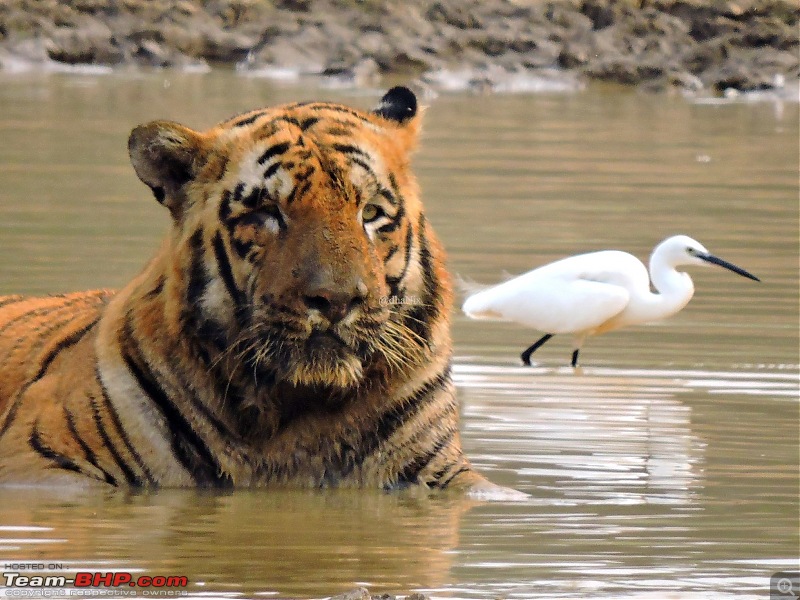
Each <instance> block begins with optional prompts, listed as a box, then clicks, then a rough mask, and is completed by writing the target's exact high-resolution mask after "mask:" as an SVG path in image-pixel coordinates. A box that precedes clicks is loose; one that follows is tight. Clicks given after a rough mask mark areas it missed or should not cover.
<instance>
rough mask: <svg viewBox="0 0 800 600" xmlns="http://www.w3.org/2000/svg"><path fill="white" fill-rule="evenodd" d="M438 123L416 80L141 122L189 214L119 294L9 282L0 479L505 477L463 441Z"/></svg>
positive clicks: (465, 482) (139, 142) (0, 304)
mask: <svg viewBox="0 0 800 600" xmlns="http://www.w3.org/2000/svg"><path fill="white" fill-rule="evenodd" d="M419 123H420V115H419V113H418V110H417V102H416V98H415V97H414V95H413V93H412V92H411V91H409V90H408V89H406V88H399V87H398V88H393V89H392V90H390V91H389V92H387V94H386V95H385V96H384V97H383V99H382V100H381V103H380V105H379V106H378V107H377V108H376V109H375V110H373V111H371V112H366V111H360V110H357V109H353V108H350V107H347V106H343V105H338V104H332V103H325V102H310V103H295V104H288V105H283V106H279V107H276V108H268V109H262V110H256V111H252V112H249V113H246V114H243V115H239V116H237V117H234V118H232V119H229V120H227V121H224V122H222V123H220V124H218V125H216V126H215V127H212V128H211V129H209V130H207V131H205V132H198V131H194V130H192V129H189V128H188V127H185V126H182V125H179V124H177V123H173V122H168V121H154V122H152V123H148V124H146V125H142V126H139V127H137V128H136V129H134V130H133V132H132V133H131V136H130V138H129V145H128V146H129V153H130V157H131V162H132V165H133V167H134V169H135V171H136V173H137V175H138V176H139V178H140V179H141V180H142V181H143V182H144V183H145V184H146V185H147V186H148V187H149V188H150V189H151V190H152V193H153V196H154V197H155V199H156V200H157V201H158V202H159V203H160V204H162V205H163V206H164V207H165V208H166V209H167V210H168V211H169V213H170V216H171V219H172V227H171V229H170V231H169V233H168V235H167V236H166V239H165V240H164V242H163V244H162V246H161V248H160V250H159V251H158V252H157V253H156V255H155V257H154V258H153V259H152V260H151V261H150V263H149V264H148V265H147V266H146V267H145V268H144V270H143V271H142V272H141V273H140V274H139V275H138V276H137V277H136V278H135V279H134V280H133V281H131V282H130V283H129V284H128V285H127V286H125V287H124V288H123V289H122V290H120V291H118V292H109V291H95V292H85V293H77V294H71V295H64V296H55V297H50V298H36V299H25V298H20V297H5V298H2V299H0V365H1V366H0V369H2V371H1V372H0V483H6V482H17V483H50V482H54V481H56V480H59V481H61V480H63V481H68V482H81V483H91V482H95V483H99V484H111V485H117V486H124V485H128V486H154V487H158V486H183V487H186V486H214V487H220V486H221V487H228V486H279V485H287V486H294V487H298V486H299V487H312V488H320V487H337V486H346V487H373V488H383V489H391V488H396V487H402V486H406V485H421V486H425V487H430V488H441V489H444V488H461V489H469V490H472V491H475V492H482V491H486V490H494V489H496V486H493V485H492V484H490V483H489V482H488V481H487V480H486V479H484V478H483V477H482V476H480V475H479V474H477V473H476V472H475V471H474V470H473V468H472V467H471V465H470V463H469V461H468V460H467V458H466V457H465V456H464V454H463V452H462V449H461V442H460V434H459V417H458V405H457V401H456V397H455V390H454V386H453V382H452V377H451V342H450V333H449V311H450V303H451V298H452V293H451V283H450V278H449V275H448V273H447V271H446V269H445V257H444V252H443V249H442V247H441V245H440V243H439V241H438V240H437V238H436V236H435V234H434V232H433V230H432V229H431V226H430V224H429V223H428V221H427V220H426V218H425V214H424V210H423V206H422V203H421V201H420V192H419V188H418V185H417V183H416V180H415V178H414V176H413V174H412V172H411V170H410V165H409V158H410V154H411V152H412V151H413V150H414V148H415V146H416V141H417V136H418V132H419Z"/></svg>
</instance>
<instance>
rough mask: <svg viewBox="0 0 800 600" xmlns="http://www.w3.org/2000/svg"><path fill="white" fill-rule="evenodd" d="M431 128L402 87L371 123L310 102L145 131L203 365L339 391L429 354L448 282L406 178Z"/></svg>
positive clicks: (136, 139)
mask: <svg viewBox="0 0 800 600" xmlns="http://www.w3.org/2000/svg"><path fill="white" fill-rule="evenodd" d="M418 130H419V116H418V114H417V104H416V99H415V97H414V95H413V94H412V93H411V92H410V91H408V90H406V89H405V88H395V89H393V90H390V91H389V92H388V93H387V94H386V96H384V98H383V100H382V103H381V105H380V106H379V107H378V108H377V109H376V110H375V111H373V112H371V113H364V112H358V111H355V110H353V109H351V108H348V107H344V106H338V105H333V104H329V103H324V104H323V103H306V104H303V103H298V104H292V105H285V106H281V107H277V108H274V109H267V110H261V111H254V112H251V113H247V114H244V115H240V116H238V117H235V118H233V119H230V120H228V121H225V122H223V123H221V124H219V125H218V126H216V127H214V128H212V129H210V130H209V131H207V132H204V133H199V132H196V131H193V130H191V129H188V128H186V127H183V126H181V125H178V124H176V123H170V122H164V121H156V122H153V123H149V124H147V125H143V126H140V127H138V128H136V129H135V130H134V131H133V132H132V134H131V137H130V140H129V151H130V155H131V160H132V163H133V166H134V168H135V170H136V172H137V174H138V175H139V177H140V178H141V179H142V181H143V182H144V183H146V184H147V185H148V186H149V187H150V188H151V189H152V191H153V193H154V195H155V197H156V198H157V199H158V201H159V202H161V203H162V204H164V205H165V206H166V207H167V208H168V209H169V210H170V213H171V215H172V220H173V226H172V231H171V234H170V236H169V241H168V243H169V244H170V245H171V250H170V251H169V252H167V253H165V254H164V256H166V257H168V259H171V260H172V262H173V264H171V265H170V270H169V272H170V273H171V274H173V275H175V276H173V277H170V278H169V279H168V280H167V282H166V283H167V284H168V285H170V286H172V288H173V289H172V290H169V292H170V293H172V294H176V295H179V296H182V297H183V299H184V300H185V302H184V304H185V305H186V306H189V307H193V309H192V310H190V311H186V313H187V314H186V315H184V321H185V322H186V326H187V329H194V330H195V332H196V333H197V335H195V336H193V339H194V340H195V346H196V348H195V351H196V352H197V353H198V355H200V356H202V357H205V359H206V360H207V362H209V364H215V365H218V364H225V365H228V367H227V368H228V370H229V371H231V372H232V371H237V372H241V373H244V374H249V375H251V376H252V377H253V378H254V379H255V380H258V382H259V385H262V386H263V385H266V386H269V385H279V384H289V385H291V386H295V387H297V386H311V387H318V388H324V389H328V390H329V391H330V390H333V391H335V390H346V389H348V388H353V387H358V386H359V385H360V384H361V383H363V382H364V381H365V380H369V381H374V380H375V379H376V375H380V374H381V373H387V372H390V371H391V370H402V369H405V368H408V367H409V366H411V365H413V364H415V363H418V362H420V361H423V360H425V356H426V354H427V353H428V351H429V350H430V348H429V343H430V336H429V332H426V331H424V326H425V324H426V323H428V322H431V321H432V319H431V313H432V312H437V313H440V314H437V315H436V316H435V318H437V319H441V318H442V316H444V317H445V318H446V312H447V309H446V304H447V302H448V301H449V281H448V279H447V275H446V273H445V272H444V271H443V270H441V269H437V268H434V266H433V264H434V262H436V263H440V262H441V260H440V257H439V256H438V255H437V256H435V257H434V256H433V255H435V254H437V253H439V254H440V253H441V250H440V249H439V247H438V243H437V242H436V241H435V239H434V238H433V237H432V233H431V232H430V231H425V230H424V229H425V223H424V217H423V215H422V209H421V205H420V200H419V192H418V187H417V184H416V182H415V180H414V178H413V176H412V174H411V172H410V170H409V155H410V152H411V151H412V149H413V148H414V146H415V143H416V138H417V134H418ZM398 298H406V299H408V298H410V299H412V301H411V302H408V301H406V302H396V301H393V299H398ZM378 379H380V376H379V377H378ZM334 395H335V394H334ZM329 396H330V395H329Z"/></svg>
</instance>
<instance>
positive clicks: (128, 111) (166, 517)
mask: <svg viewBox="0 0 800 600" xmlns="http://www.w3.org/2000/svg"><path fill="white" fill-rule="evenodd" d="M0 77H1V78H2V79H0V139H2V140H3V143H2V144H0V293H10V292H23V293H31V294H43V293H53V292H61V291H68V290H76V289H84V288H94V287H119V286H121V285H123V284H124V283H125V282H126V281H127V280H128V279H130V278H131V277H132V276H133V275H135V274H136V273H137V271H138V270H139V269H140V268H141V266H142V265H143V264H144V262H145V261H146V260H147V258H148V257H149V256H150V255H151V254H152V253H153V252H154V250H155V248H156V247H157V244H158V240H159V239H160V238H161V236H162V235H163V232H164V231H165V229H166V227H167V226H168V215H167V214H166V211H164V210H163V209H162V208H161V207H159V206H158V205H157V204H156V203H155V202H154V201H153V200H152V197H151V196H150V194H149V193H148V191H147V190H146V189H145V187H144V186H143V185H142V184H141V183H140V182H139V181H138V180H137V179H136V177H135V175H134V173H133V170H132V169H131V168H130V166H129V164H128V162H127V156H126V150H125V142H126V139H127V135H128V132H129V131H130V129H131V128H132V127H133V126H135V125H136V124H138V123H141V122H145V121H148V120H152V119H156V118H169V119H174V120H178V121H180V122H183V123H185V124H187V125H189V126H192V127H196V128H204V127H207V126H210V125H211V124H213V123H214V122H216V121H219V120H221V119H223V118H225V117H228V116H230V115H232V114H236V113H238V112H242V111H244V110H247V109H249V108H253V107H256V106H262V105H267V104H273V103H278V102H283V101H290V100H299V99H311V98H328V99H335V100H341V101H345V102H347V103H351V104H354V105H358V106H362V107H368V106H370V105H371V104H373V103H374V102H375V101H376V100H377V98H379V96H380V92H379V91H378V90H374V91H369V92H357V93H356V92H348V91H346V90H319V89H317V90H313V89H307V88H297V87H290V86H288V85H281V84H276V83H275V82H265V81H262V80H258V79H252V78H249V79H248V78H242V77H237V76H236V75H234V74H226V73H212V74H206V75H189V74H183V75H180V74H174V73H169V72H163V73H156V74H138V75H130V74H127V75H122V74H116V75H108V76H82V75H64V74H60V75H49V76H45V75H17V76H9V75H0ZM428 104H429V108H428V110H427V112H426V115H425V119H426V124H425V130H424V136H423V140H422V144H421V148H420V151H419V153H418V154H417V156H416V157H415V161H414V162H415V167H416V171H417V173H418V174H419V178H420V182H421V185H422V189H423V193H424V197H425V199H426V205H427V208H428V214H429V218H430V220H431V222H432V223H433V224H434V226H435V228H436V230H437V231H438V233H439V235H440V237H441V238H442V240H443V241H444V244H445V246H446V247H447V249H448V252H449V256H450V267H451V270H452V271H453V272H455V273H458V274H459V275H461V276H463V277H465V278H468V279H472V280H475V281H478V282H481V283H491V282H496V281H499V280H501V279H502V278H503V277H504V272H507V273H511V274H517V273H520V272H523V271H525V270H528V269H531V268H533V267H535V266H537V265H540V264H543V263H544V262H547V261H549V260H553V259H556V258H560V257H562V256H565V255H569V254H575V253H578V252H583V251H589V250H597V249H603V248H619V249H624V250H628V251H630V252H633V253H634V254H636V255H637V256H639V257H641V258H643V259H645V258H646V257H647V255H648V253H649V252H650V250H651V248H652V247H653V246H654V245H655V244H656V243H657V242H658V241H660V240H661V239H663V238H664V237H666V236H668V235H672V234H675V233H685V234H688V235H691V236H692V237H695V238H697V239H699V240H700V241H701V242H703V243H704V244H705V245H706V246H707V247H708V248H709V249H710V250H711V251H712V252H714V253H715V254H718V255H719V256H722V257H724V258H726V259H728V260H730V261H732V262H734V263H736V264H739V265H740V266H742V267H744V268H746V269H748V270H750V271H751V272H753V273H755V274H756V275H758V276H759V277H760V278H761V279H762V283H760V284H757V283H755V282H752V281H749V280H745V279H743V278H740V277H737V276H736V275H734V274H732V273H729V272H726V271H723V270H719V269H695V270H693V271H692V275H693V277H694V280H695V284H696V287H697V293H696V296H695V298H694V299H693V300H692V302H691V303H690V304H689V306H688V307H687V308H686V309H685V310H684V311H683V312H681V313H680V314H679V315H677V316H676V317H674V318H672V319H670V320H668V321H667V322H665V323H662V324H658V325H653V326H646V327H638V328H631V329H628V330H624V331H621V332H616V333H612V334H610V335H608V336H603V337H600V338H594V339H590V340H589V341H588V343H587V344H586V346H585V348H584V350H583V352H582V355H581V358H582V362H583V365H584V366H583V368H582V369H580V370H579V371H578V372H574V371H573V370H572V369H570V368H568V367H567V366H566V365H567V364H568V361H569V355H570V352H571V347H570V340H569V339H568V338H567V336H564V337H563V339H562V338H560V337H559V336H557V337H556V338H554V339H553V340H552V341H550V342H549V343H548V344H547V345H546V346H544V347H543V348H542V349H540V350H539V351H538V352H537V353H536V354H535V355H534V360H535V364H534V366H533V367H531V368H523V367H521V366H520V365H519V359H518V356H519V352H520V351H521V350H523V349H524V348H525V347H526V346H527V345H529V344H530V343H531V342H533V341H534V340H535V339H536V337H537V333H536V332H529V331H525V330H522V329H520V328H518V327H516V326H513V325H509V324H487V323H476V322H470V321H468V320H467V319H466V318H464V317H463V316H461V315H460V314H458V312H456V313H454V323H453V333H454V339H455V352H456V362H455V367H454V370H455V378H456V382H457V384H458V386H459V393H460V399H461V401H462V405H463V409H462V412H463V422H462V428H463V435H464V444H465V446H466V448H467V451H468V453H469V455H470V456H471V457H472V459H473V460H474V462H475V463H476V465H477V466H478V467H479V468H480V469H481V470H482V471H483V472H484V473H486V474H487V475H488V476H489V477H490V478H491V479H492V480H494V481H496V482H498V483H502V484H505V485H510V486H513V487H515V488H517V489H520V490H523V491H526V492H528V493H530V494H531V499H530V500H529V501H526V502H519V503H508V502H495V503H479V502H475V501H470V500H467V499H463V498H459V497H453V496H431V497H429V496H425V495H422V494H414V493H406V494H383V493H375V492H356V493H354V492H335V491H333V492H331V491H327V492H324V493H323V492H290V491H281V492H274V491H271V492H261V491H257V492H251V491H236V492H232V493H211V492H194V491H170V490H164V491H160V492H156V493H133V494H131V493H125V492H108V493H102V494H97V493H92V494H86V493H83V492H77V491H69V490H52V491H46V492H42V491H40V490H38V491H30V490H21V489H5V490H0V565H5V564H7V563H9V562H10V561H15V562H16V561H22V560H25V561H36V562H41V563H44V564H46V565H49V564H51V563H52V564H53V568H54V570H55V571H58V572H66V573H69V572H75V571H79V570H93V571H95V570H96V571H108V570H129V571H132V572H134V573H140V574H146V575H185V576H187V577H188V579H189V582H190V583H189V587H188V588H187V590H188V592H189V594H191V595H193V596H198V597H200V596H202V597H223V596H227V597H275V596H284V597H285V596H293V597H324V596H327V595H330V594H333V593H337V592H341V591H344V590H347V589H350V588H352V587H355V586H356V585H367V586H369V587H370V589H371V590H372V591H373V592H374V593H384V592H388V593H407V592H409V591H412V590H420V591H424V592H426V593H429V594H431V595H432V596H435V597H440V598H497V597H505V598H587V597H592V598H659V599H663V598H734V597H735V598H748V597H752V598H763V597H765V596H766V595H767V590H768V585H769V577H770V575H771V574H772V573H774V572H776V571H778V570H781V569H787V568H797V567H798V553H799V550H798V545H799V541H798V491H799V488H798V180H797V176H798V173H797V171H798V146H797V139H798V111H797V104H781V103H774V102H764V103H757V104H753V103H727V104H718V103H713V104H711V103H698V102H692V101H691V100H687V99H685V98H682V97H679V96H675V97H673V96H662V95H647V94H642V93H640V92H633V91H629V90H620V89H617V88H605V87H592V88H589V89H588V90H586V91H583V92H580V93H572V94H542V95H506V96H488V97H484V96H467V95H443V96H440V97H439V98H436V99H430V100H429V101H428Z"/></svg>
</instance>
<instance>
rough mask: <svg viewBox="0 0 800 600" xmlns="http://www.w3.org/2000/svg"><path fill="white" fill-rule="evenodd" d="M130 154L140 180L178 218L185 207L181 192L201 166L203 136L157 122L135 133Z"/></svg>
mask: <svg viewBox="0 0 800 600" xmlns="http://www.w3.org/2000/svg"><path fill="white" fill-rule="evenodd" d="M128 154H129V155H130V157H131V164H132V165H133V168H134V170H135V171H136V174H137V175H138V176H139V179H141V180H142V181H143V182H144V183H145V184H146V185H148V186H149V187H150V189H151V190H153V195H154V196H155V197H156V200H158V201H159V203H161V204H163V205H164V206H166V207H167V208H169V210H170V212H171V213H172V215H173V216H174V217H177V216H178V215H179V214H180V209H181V206H180V205H181V204H182V202H181V194H180V193H179V192H180V191H181V188H182V187H183V186H184V185H185V184H186V183H188V182H189V181H191V180H192V179H193V178H194V176H195V175H196V174H197V167H198V165H199V164H201V160H200V159H201V158H202V154H203V145H202V140H201V137H200V134H199V133H197V132H196V131H193V130H191V129H189V128H188V127H184V126H183V125H179V124H178V123H172V122H170V121H153V122H152V123H147V124H146V125H139V126H138V127H137V128H135V129H134V130H133V131H132V132H131V135H130V137H129V138H128Z"/></svg>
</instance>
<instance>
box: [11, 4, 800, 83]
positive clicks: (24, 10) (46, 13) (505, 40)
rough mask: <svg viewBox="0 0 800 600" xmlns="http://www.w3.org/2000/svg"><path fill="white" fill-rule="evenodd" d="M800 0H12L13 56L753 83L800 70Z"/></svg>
mask: <svg viewBox="0 0 800 600" xmlns="http://www.w3.org/2000/svg"><path fill="white" fill-rule="evenodd" d="M798 22H800V8H799V7H798V5H797V3H796V2H795V1H794V0H792V1H786V0H706V1H703V0H642V2H634V1H633V0H553V1H546V0H489V1H487V0H439V1H423V0H409V1H405V2H397V1H395V0H204V1H200V0H69V1H66V0H0V69H6V70H11V69H19V68H37V67H39V66H44V67H47V66H50V67H52V66H54V65H55V66H56V67H58V66H63V65H77V64H91V65H107V66H111V67H125V66H150V67H153V66H154V67H195V68H197V67H199V68H205V67H206V66H217V65H226V66H237V68H239V69H242V70H268V69H272V70H276V71H277V70H285V71H287V72H299V73H302V74H318V75H320V76H324V77H338V78H343V79H345V80H347V81H349V82H351V83H352V84H353V85H374V84H376V83H377V82H378V81H379V80H380V78H381V77H383V76H401V77H405V78H410V79H419V80H421V81H422V82H423V83H428V84H431V85H437V84H439V85H446V83H445V82H448V81H450V82H452V81H453V79H452V78H450V79H448V77H447V76H443V74H459V76H460V77H461V80H462V81H463V82H464V83H465V85H467V86H471V87H477V88H480V89H488V90H491V89H498V88H500V87H501V86H502V85H504V82H507V81H508V80H509V78H515V77H516V78H519V77H533V78H535V77H537V76H539V75H541V74H543V73H550V74H552V73H559V74H566V75H568V76H573V77H574V79H575V80H576V81H579V80H583V79H599V80H607V81H614V82H619V83H623V84H631V85H647V86H649V87H653V88H656V89H658V88H663V89H666V88H669V87H678V88H685V89H691V90H701V89H703V90H712V91H719V92H721V91H723V90H726V89H735V90H739V91H747V90H760V89H770V88H774V87H781V86H782V85H783V83H784V82H793V81H796V80H797V78H798V75H799V73H800V62H799V60H798Z"/></svg>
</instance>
